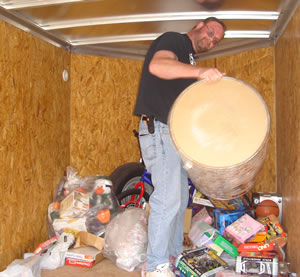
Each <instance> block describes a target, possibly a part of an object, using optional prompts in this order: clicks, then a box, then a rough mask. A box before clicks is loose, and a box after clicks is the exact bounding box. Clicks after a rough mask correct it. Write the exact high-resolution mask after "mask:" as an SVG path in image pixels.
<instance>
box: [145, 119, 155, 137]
mask: <svg viewBox="0 0 300 277" xmlns="http://www.w3.org/2000/svg"><path fill="white" fill-rule="evenodd" d="M142 120H144V121H145V122H146V124H147V127H148V132H149V134H154V131H155V129H154V116H153V115H150V116H147V115H142Z"/></svg>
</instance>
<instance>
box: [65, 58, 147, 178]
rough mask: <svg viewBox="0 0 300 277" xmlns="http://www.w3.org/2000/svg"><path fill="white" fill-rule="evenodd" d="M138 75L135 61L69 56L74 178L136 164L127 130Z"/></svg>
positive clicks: (132, 121)
mask: <svg viewBox="0 0 300 277" xmlns="http://www.w3.org/2000/svg"><path fill="white" fill-rule="evenodd" d="M141 70H142V62H141V61H133V60H123V59H115V58H105V57H91V56H84V55H72V112H71V121H72V124H71V134H72V136H71V165H72V167H74V168H75V169H77V170H78V172H79V174H80V175H82V176H87V175H91V174H104V175H109V174H110V173H111V172H112V171H113V170H114V169H115V168H116V167H118V166H119V165H121V164H123V163H126V162H132V161H139V159H140V152H139V148H138V140H137V138H136V137H135V136H134V135H133V132H132V130H133V129H137V126H138V120H139V119H138V117H136V116H133V109H134V105H135V100H136V96H137V91H138V86H139V80H140V74H141Z"/></svg>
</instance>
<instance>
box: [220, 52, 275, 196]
mask: <svg viewBox="0 0 300 277" xmlns="http://www.w3.org/2000/svg"><path fill="white" fill-rule="evenodd" d="M273 60H274V55H273V48H272V47H269V48H263V49H257V50H253V51H248V52H244V53H240V54H236V55H232V56H226V57H222V58H217V60H216V66H217V67H218V68H219V69H220V70H221V71H222V72H226V74H227V76H230V77H234V78H237V79H239V80H242V81H245V82H246V83H248V84H249V85H251V86H252V87H253V88H254V89H256V90H257V91H258V92H259V93H260V94H261V96H262V97H263V99H264V101H265V103H266V104H267V106H268V110H269V113H270V119H271V126H270V137H269V142H268V153H267V157H266V160H265V162H264V164H263V167H262V169H261V171H260V172H259V174H258V175H257V178H256V182H255V185H254V187H253V189H252V191H253V192H254V191H256V192H276V176H275V175H276V151H275V126H276V118H275V87H274V82H275V80H274V78H275V77H274V62H273ZM253 132H255V130H253Z"/></svg>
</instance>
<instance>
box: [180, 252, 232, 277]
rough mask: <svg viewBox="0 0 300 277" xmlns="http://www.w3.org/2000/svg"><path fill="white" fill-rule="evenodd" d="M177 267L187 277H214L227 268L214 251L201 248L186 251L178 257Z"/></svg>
mask: <svg viewBox="0 0 300 277" xmlns="http://www.w3.org/2000/svg"><path fill="white" fill-rule="evenodd" d="M175 266H176V267H177V268H178V269H179V270H180V271H181V273H183V274H184V276H186V277H200V276H201V277H207V276H213V275H215V274H216V273H217V272H218V271H220V270H223V269H224V267H226V266H227V263H226V262H224V261H223V260H222V259H221V258H219V257H218V256H217V255H215V254H214V252H213V251H212V250H209V249H207V248H206V247H201V248H198V249H194V250H185V251H183V252H182V254H181V255H179V256H178V258H177V259H176V262H175Z"/></svg>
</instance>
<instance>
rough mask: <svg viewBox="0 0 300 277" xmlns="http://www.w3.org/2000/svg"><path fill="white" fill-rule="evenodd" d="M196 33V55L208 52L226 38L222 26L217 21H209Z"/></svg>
mask: <svg viewBox="0 0 300 277" xmlns="http://www.w3.org/2000/svg"><path fill="white" fill-rule="evenodd" d="M195 31H196V35H195V47H196V49H195V51H196V53H202V52H206V51H208V50H209V49H211V48H213V47H214V46H215V45H216V44H217V43H218V42H219V41H221V40H222V39H223V37H224V30H223V27H222V25H221V24H219V23H218V22H215V21H209V22H208V23H206V24H204V25H203V26H202V27H201V28H199V29H197V30H195Z"/></svg>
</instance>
